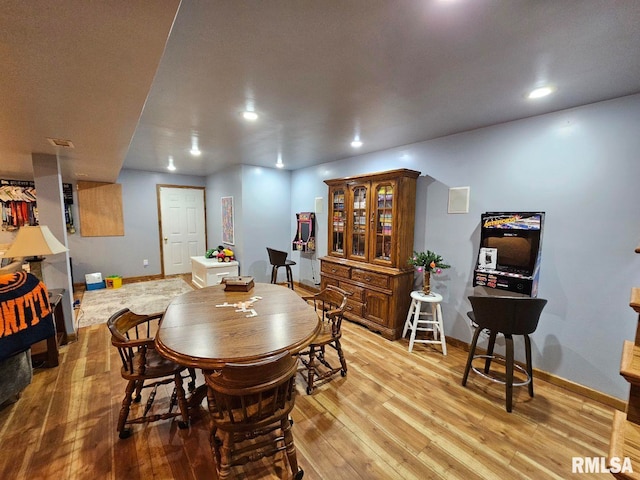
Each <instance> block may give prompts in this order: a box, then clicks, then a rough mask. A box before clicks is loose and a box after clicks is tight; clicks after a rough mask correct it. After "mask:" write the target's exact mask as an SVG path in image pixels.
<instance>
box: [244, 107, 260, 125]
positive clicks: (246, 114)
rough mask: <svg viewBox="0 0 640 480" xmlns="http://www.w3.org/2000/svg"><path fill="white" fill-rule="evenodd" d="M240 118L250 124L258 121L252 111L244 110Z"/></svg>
mask: <svg viewBox="0 0 640 480" xmlns="http://www.w3.org/2000/svg"><path fill="white" fill-rule="evenodd" d="M242 116H243V117H244V119H245V120H248V121H250V122H255V121H256V120H257V119H258V114H257V113H256V112H254V111H252V110H245V111H244V112H242Z"/></svg>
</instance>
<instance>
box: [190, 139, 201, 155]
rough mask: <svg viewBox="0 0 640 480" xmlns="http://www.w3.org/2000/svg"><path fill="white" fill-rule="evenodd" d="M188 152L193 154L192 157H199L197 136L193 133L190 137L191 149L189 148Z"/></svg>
mask: <svg viewBox="0 0 640 480" xmlns="http://www.w3.org/2000/svg"><path fill="white" fill-rule="evenodd" d="M189 152H190V153H191V155H193V156H194V157H199V156H200V154H201V153H202V152H201V151H200V149H199V148H198V136H197V135H193V136H192V137H191V150H189Z"/></svg>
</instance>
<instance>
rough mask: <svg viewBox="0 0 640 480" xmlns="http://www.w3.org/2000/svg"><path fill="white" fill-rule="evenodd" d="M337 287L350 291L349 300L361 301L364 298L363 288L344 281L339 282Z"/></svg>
mask: <svg viewBox="0 0 640 480" xmlns="http://www.w3.org/2000/svg"><path fill="white" fill-rule="evenodd" d="M338 287H339V288H341V289H343V290H344V291H346V292H349V293H351V296H350V297H349V299H350V300H355V301H356V302H362V301H363V300H364V288H362V287H359V286H358V285H353V284H351V283H346V282H340V283H339V284H338Z"/></svg>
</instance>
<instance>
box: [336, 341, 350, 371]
mask: <svg viewBox="0 0 640 480" xmlns="http://www.w3.org/2000/svg"><path fill="white" fill-rule="evenodd" d="M334 343H335V349H336V351H337V352H338V358H340V366H341V367H342V369H341V370H340V375H342V376H343V377H346V376H347V360H346V359H345V358H344V353H343V352H342V345H341V344H340V340H339V339H338V340H336V341H335V342H334Z"/></svg>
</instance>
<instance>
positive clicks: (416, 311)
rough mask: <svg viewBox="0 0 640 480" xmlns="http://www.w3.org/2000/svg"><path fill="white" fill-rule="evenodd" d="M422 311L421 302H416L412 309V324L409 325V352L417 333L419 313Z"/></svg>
mask: <svg viewBox="0 0 640 480" xmlns="http://www.w3.org/2000/svg"><path fill="white" fill-rule="evenodd" d="M421 311H422V302H420V301H418V300H416V306H415V307H414V308H413V322H412V323H411V336H410V337H409V352H411V351H412V350H413V343H414V342H415V340H416V333H417V332H418V321H419V320H420V312H421Z"/></svg>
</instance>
